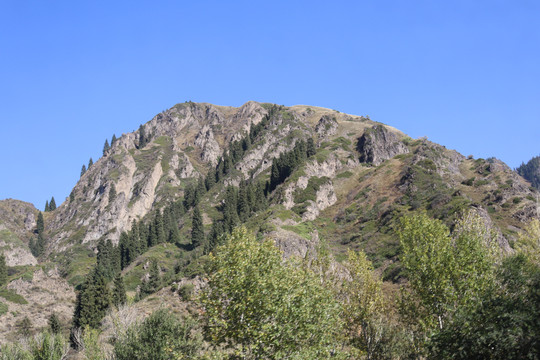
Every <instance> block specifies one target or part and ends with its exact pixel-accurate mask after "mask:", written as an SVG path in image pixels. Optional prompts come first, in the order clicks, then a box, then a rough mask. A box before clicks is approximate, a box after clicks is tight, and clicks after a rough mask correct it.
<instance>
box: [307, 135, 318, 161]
mask: <svg viewBox="0 0 540 360" xmlns="http://www.w3.org/2000/svg"><path fill="white" fill-rule="evenodd" d="M316 152H317V151H316V149H315V142H314V141H313V138H309V139H308V140H307V146H306V155H307V157H310V156H313V155H315V153H316Z"/></svg>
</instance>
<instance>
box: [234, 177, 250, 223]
mask: <svg viewBox="0 0 540 360" xmlns="http://www.w3.org/2000/svg"><path fill="white" fill-rule="evenodd" d="M237 213H238V217H239V219H240V221H241V222H245V221H246V220H247V219H248V218H249V216H250V215H251V210H250V206H249V199H248V194H247V185H246V183H245V182H241V183H240V189H239V190H238V203H237Z"/></svg>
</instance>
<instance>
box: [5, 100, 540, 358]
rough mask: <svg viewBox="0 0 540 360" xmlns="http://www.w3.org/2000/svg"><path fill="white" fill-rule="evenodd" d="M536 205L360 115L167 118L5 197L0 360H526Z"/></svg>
mask: <svg viewBox="0 0 540 360" xmlns="http://www.w3.org/2000/svg"><path fill="white" fill-rule="evenodd" d="M522 168H523V166H522ZM520 169H521V168H520ZM523 171H525V170H519V169H518V172H519V173H520V174H523V175H524V173H523ZM524 176H525V175H524ZM526 178H527V177H526ZM527 179H530V178H527ZM531 181H532V180H531ZM537 196H538V191H537V190H536V189H535V188H534V183H533V184H531V183H529V182H528V181H527V180H526V179H524V178H523V177H521V176H520V175H519V174H518V173H517V172H515V171H513V170H512V169H510V168H509V167H508V166H507V165H506V164H504V163H503V162H501V161H500V160H497V159H495V158H489V159H474V158H473V157H471V156H470V157H467V158H466V157H464V156H462V155H461V154H459V153H457V152H456V151H453V150H449V149H446V148H445V147H444V146H441V145H438V144H435V143H433V142H430V141H429V140H427V139H425V138H422V139H411V138H410V137H408V136H406V135H405V134H403V133H401V132H400V131H398V130H396V129H394V128H392V127H389V126H386V125H383V124H380V123H377V122H374V121H372V120H371V119H370V118H369V116H353V115H347V114H343V113H340V112H338V111H335V110H329V109H323V108H317V107H312V106H303V105H302V106H293V107H285V106H280V105H275V104H266V103H262V104H261V103H256V102H248V103H246V104H244V105H243V106H242V107H240V108H233V107H223V106H215V105H210V104H202V103H201V104H199V103H192V102H186V103H182V104H177V105H175V106H174V107H172V108H171V109H169V110H166V111H163V112H162V113H160V114H158V115H157V116H155V117H154V118H153V119H152V120H151V121H149V122H148V123H146V124H142V125H140V126H139V127H138V130H137V131H135V132H133V133H129V134H123V135H122V136H119V137H118V138H117V137H116V136H115V135H114V136H113V137H112V138H111V140H110V141H109V139H107V140H105V145H104V147H103V156H102V157H101V158H100V159H98V160H96V161H95V162H94V161H93V160H92V159H90V162H89V163H88V164H84V165H83V169H82V171H81V177H80V180H79V181H78V183H77V184H76V185H75V187H74V188H73V190H72V191H71V195H70V196H69V197H68V198H67V199H66V200H65V201H63V202H62V203H61V204H59V205H57V202H58V200H55V199H54V197H53V198H51V200H50V201H47V203H46V204H45V208H44V209H43V212H40V211H39V210H37V209H34V208H33V207H31V206H27V205H25V204H21V203H20V202H16V201H13V200H8V201H2V202H0V205H1V206H0V210H1V211H0V236H1V237H0V251H2V253H3V254H4V256H3V257H0V319H1V325H0V342H1V343H2V344H4V345H3V346H2V348H1V351H2V355H1V356H0V358H2V356H3V358H6V359H13V358H28V359H38V358H39V359H60V358H62V356H63V355H62V354H69V356H70V357H71V358H74V359H76V358H85V357H86V358H90V359H106V358H115V359H188V358H189V359H196V358H200V359H326V358H336V359H361V358H366V359H405V358H437V359H442V358H463V359H471V358H501V359H502V358H505V359H510V358H516V359H518V358H519V359H521V358H527V357H528V358H537V357H538V356H539V354H540V341H538V339H539V338H540V329H539V326H538V322H537V320H536V319H538V317H539V316H540V297H539V294H538V288H539V285H540V268H539V265H540V263H539V259H540V250H539V240H538V239H539V238H540V230H539V224H538V220H535V218H537V214H538V212H537V203H536V199H537ZM20 254H24V256H23V255H20ZM500 319H504V321H501V320H500ZM21 338H28V339H31V340H29V341H28V342H25V343H19V339H21ZM40 356H41V357H40Z"/></svg>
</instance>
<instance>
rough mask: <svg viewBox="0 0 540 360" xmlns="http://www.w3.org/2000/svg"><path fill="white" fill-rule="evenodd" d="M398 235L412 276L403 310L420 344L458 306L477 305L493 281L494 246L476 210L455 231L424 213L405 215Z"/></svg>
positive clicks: (419, 345)
mask: <svg viewBox="0 0 540 360" xmlns="http://www.w3.org/2000/svg"><path fill="white" fill-rule="evenodd" d="M399 234H400V240H401V246H402V249H403V255H402V256H401V261H402V263H403V266H404V267H405V269H406V271H407V276H408V279H409V286H408V287H407V288H406V290H404V291H403V292H402V301H401V310H402V314H403V315H404V317H405V320H406V321H407V322H408V323H409V324H411V325H412V326H413V327H414V328H415V334H417V341H418V343H417V344H418V347H419V348H421V347H422V346H423V345H422V344H424V343H425V341H426V340H427V337H428V336H429V335H430V334H432V333H433V332H434V331H437V330H439V331H440V330H442V329H444V327H445V325H446V324H447V322H449V321H451V319H452V316H453V315H454V313H455V312H456V311H457V310H458V309H461V308H469V307H471V306H474V304H475V303H476V302H477V301H478V300H479V299H480V298H481V296H482V294H483V293H484V292H485V291H486V290H487V289H489V287H490V286H491V285H492V283H493V271H494V267H493V264H494V263H495V262H496V253H495V246H496V244H495V241H494V240H493V238H492V237H491V234H489V232H488V231H487V230H486V227H485V225H484V223H483V222H482V220H481V219H480V218H479V217H478V216H477V215H475V214H474V213H472V212H469V213H467V214H466V215H464V216H463V217H462V218H461V220H460V221H459V222H458V223H457V224H456V227H455V230H454V232H453V233H452V234H450V231H449V229H448V228H447V227H446V225H445V224H443V223H442V222H441V221H439V220H433V219H431V218H429V217H428V216H427V215H426V214H425V213H422V214H419V215H415V216H411V217H405V218H403V219H402V222H401V228H400V231H399Z"/></svg>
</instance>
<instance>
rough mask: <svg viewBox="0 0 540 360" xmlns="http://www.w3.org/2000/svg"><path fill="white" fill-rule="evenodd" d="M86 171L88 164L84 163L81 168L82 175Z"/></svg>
mask: <svg viewBox="0 0 540 360" xmlns="http://www.w3.org/2000/svg"><path fill="white" fill-rule="evenodd" d="M85 173H86V165H84V164H83V166H82V168H81V177H82V176H83V175H84V174H85Z"/></svg>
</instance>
